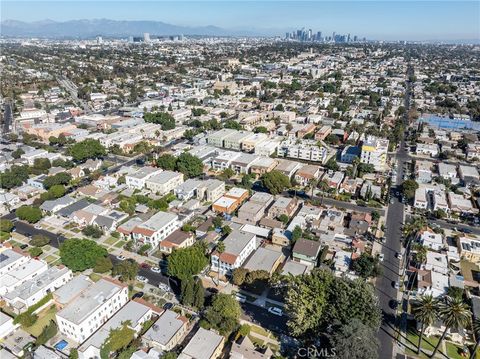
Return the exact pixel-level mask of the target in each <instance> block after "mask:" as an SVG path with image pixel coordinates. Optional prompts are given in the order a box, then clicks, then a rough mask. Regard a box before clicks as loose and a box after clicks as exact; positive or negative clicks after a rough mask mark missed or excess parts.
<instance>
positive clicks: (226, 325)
mask: <svg viewBox="0 0 480 359" xmlns="http://www.w3.org/2000/svg"><path fill="white" fill-rule="evenodd" d="M241 312H242V310H241V308H240V304H238V301H237V300H235V298H234V297H233V296H231V295H229V294H223V293H219V294H216V295H215V297H214V298H213V302H212V305H211V306H210V307H208V308H207V309H206V310H205V320H204V321H202V323H201V324H202V325H203V326H205V327H207V328H213V329H216V330H218V332H219V333H220V334H222V335H224V336H228V335H229V334H230V333H232V332H233V331H234V330H236V329H237V327H238V326H239V322H238V321H239V319H240V314H241Z"/></svg>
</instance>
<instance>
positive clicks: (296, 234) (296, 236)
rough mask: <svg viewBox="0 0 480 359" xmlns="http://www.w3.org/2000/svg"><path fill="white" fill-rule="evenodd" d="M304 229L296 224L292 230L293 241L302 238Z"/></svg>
mask: <svg viewBox="0 0 480 359" xmlns="http://www.w3.org/2000/svg"><path fill="white" fill-rule="evenodd" d="M302 235H303V231H302V228H300V226H295V228H294V229H293V231H292V242H293V243H295V242H296V241H297V240H298V239H300V238H302Z"/></svg>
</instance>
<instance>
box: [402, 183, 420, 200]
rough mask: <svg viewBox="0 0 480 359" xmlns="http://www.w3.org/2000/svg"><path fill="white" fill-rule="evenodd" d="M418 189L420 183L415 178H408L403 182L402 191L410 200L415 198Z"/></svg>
mask: <svg viewBox="0 0 480 359" xmlns="http://www.w3.org/2000/svg"><path fill="white" fill-rule="evenodd" d="M417 189H418V183H417V182H416V181H415V180H411V179H408V180H406V181H404V182H403V183H402V192H403V195H404V196H405V197H407V198H408V199H409V200H412V199H414V198H415V191H416V190H417Z"/></svg>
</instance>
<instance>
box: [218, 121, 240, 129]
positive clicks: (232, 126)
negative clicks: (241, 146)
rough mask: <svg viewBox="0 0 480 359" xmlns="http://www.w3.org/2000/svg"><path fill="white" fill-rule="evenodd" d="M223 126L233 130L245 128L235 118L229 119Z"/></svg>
mask: <svg viewBox="0 0 480 359" xmlns="http://www.w3.org/2000/svg"><path fill="white" fill-rule="evenodd" d="M223 128H230V129H232V130H238V131H240V130H243V126H242V125H241V124H239V123H238V122H237V121H235V120H227V121H225V122H224V123H223Z"/></svg>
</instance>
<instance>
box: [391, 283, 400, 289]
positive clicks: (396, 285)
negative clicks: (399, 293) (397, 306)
mask: <svg viewBox="0 0 480 359" xmlns="http://www.w3.org/2000/svg"><path fill="white" fill-rule="evenodd" d="M392 286H393V288H395V289H399V288H400V284H398V282H397V281H395V282H392Z"/></svg>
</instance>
